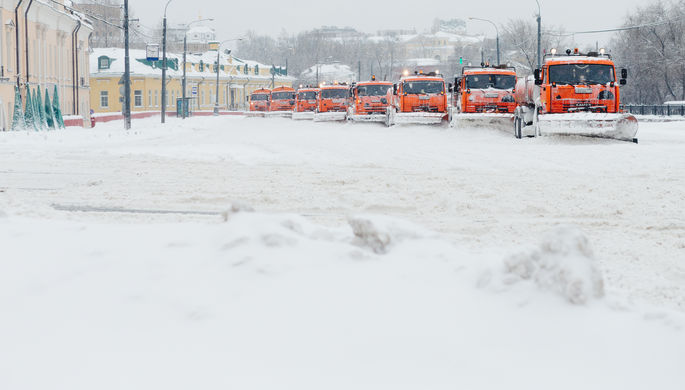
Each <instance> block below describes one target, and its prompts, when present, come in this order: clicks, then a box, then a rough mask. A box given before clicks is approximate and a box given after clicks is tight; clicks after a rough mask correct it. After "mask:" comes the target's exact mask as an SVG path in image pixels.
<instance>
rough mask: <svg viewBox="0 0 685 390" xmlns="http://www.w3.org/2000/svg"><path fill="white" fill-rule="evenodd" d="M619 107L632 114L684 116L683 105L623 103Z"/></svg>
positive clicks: (684, 109) (684, 108)
mask: <svg viewBox="0 0 685 390" xmlns="http://www.w3.org/2000/svg"><path fill="white" fill-rule="evenodd" d="M621 108H622V109H623V110H624V111H626V112H629V113H631V114H633V115H656V116H685V105H673V104H660V105H645V104H624V105H621Z"/></svg>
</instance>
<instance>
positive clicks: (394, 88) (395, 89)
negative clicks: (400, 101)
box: [392, 84, 397, 95]
mask: <svg viewBox="0 0 685 390" xmlns="http://www.w3.org/2000/svg"><path fill="white" fill-rule="evenodd" d="M392 94H393V95H397V84H393V85H392Z"/></svg>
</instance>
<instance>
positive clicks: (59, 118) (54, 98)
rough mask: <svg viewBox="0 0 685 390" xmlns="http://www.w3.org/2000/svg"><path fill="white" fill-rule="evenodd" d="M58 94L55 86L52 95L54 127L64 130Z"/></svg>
mask: <svg viewBox="0 0 685 390" xmlns="http://www.w3.org/2000/svg"><path fill="white" fill-rule="evenodd" d="M59 107H60V104H59V94H58V93H57V85H55V91H54V92H53V93H52V109H53V110H54V111H55V127H58V126H59V128H60V129H63V128H64V117H62V110H61V109H60V108H59Z"/></svg>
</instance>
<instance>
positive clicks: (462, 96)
mask: <svg viewBox="0 0 685 390" xmlns="http://www.w3.org/2000/svg"><path fill="white" fill-rule="evenodd" d="M454 85H455V88H454V93H455V96H454V102H455V104H454V105H455V106H456V107H457V109H458V111H459V112H460V113H464V114H471V113H481V112H487V113H510V114H513V113H514V110H515V109H516V101H515V100H514V87H515V86H516V69H514V68H510V67H507V66H506V65H501V66H496V67H464V68H463V69H462V75H461V77H457V79H456V80H455V83H454Z"/></svg>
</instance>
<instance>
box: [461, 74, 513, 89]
mask: <svg viewBox="0 0 685 390" xmlns="http://www.w3.org/2000/svg"><path fill="white" fill-rule="evenodd" d="M515 86H516V76H514V75H508V74H476V75H470V76H466V88H469V89H488V88H495V89H513V88H514V87H515Z"/></svg>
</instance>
